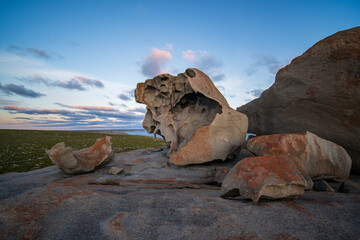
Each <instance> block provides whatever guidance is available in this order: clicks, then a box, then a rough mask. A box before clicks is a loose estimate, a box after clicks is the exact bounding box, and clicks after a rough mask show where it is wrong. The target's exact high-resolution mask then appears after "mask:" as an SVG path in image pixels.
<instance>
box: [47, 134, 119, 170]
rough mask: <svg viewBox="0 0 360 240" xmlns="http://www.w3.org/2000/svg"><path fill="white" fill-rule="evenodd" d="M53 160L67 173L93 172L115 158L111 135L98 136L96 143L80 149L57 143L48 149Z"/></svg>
mask: <svg viewBox="0 0 360 240" xmlns="http://www.w3.org/2000/svg"><path fill="white" fill-rule="evenodd" d="M46 153H47V154H48V155H49V157H50V159H51V161H52V162H53V163H54V164H55V165H56V166H57V167H58V168H59V169H60V170H62V171H63V172H65V173H67V174H78V173H86V172H91V171H93V170H94V169H95V167H99V166H103V165H106V164H108V163H110V162H111V161H113V159H114V147H113V145H112V143H111V137H110V136H106V137H103V138H98V139H97V140H96V142H95V144H94V145H92V146H91V147H88V148H84V149H81V150H79V151H73V149H72V148H71V147H66V146H65V143H63V142H61V143H57V144H55V145H54V146H53V147H52V148H51V149H50V150H46Z"/></svg>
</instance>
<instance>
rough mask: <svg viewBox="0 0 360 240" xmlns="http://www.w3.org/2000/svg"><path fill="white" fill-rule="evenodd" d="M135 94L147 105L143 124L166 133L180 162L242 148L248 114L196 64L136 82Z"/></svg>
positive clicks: (220, 155)
mask: <svg viewBox="0 0 360 240" xmlns="http://www.w3.org/2000/svg"><path fill="white" fill-rule="evenodd" d="M135 98H136V101H137V102H140V103H144V104H146V107H147V112H146V115H145V119H144V121H143V127H144V128H145V129H146V130H147V131H148V132H149V133H154V134H159V135H161V136H162V137H163V138H164V140H165V142H166V143H167V144H168V146H169V147H170V149H169V153H168V155H169V157H170V162H172V163H175V164H177V165H187V164H198V163H204V162H209V161H213V160H216V159H221V160H225V159H227V158H228V157H231V155H233V154H236V153H238V151H239V150H240V149H241V146H242V144H243V143H244V141H245V137H246V133H247V126H248V123H247V117H246V115H244V114H242V113H239V112H237V111H235V110H234V109H232V108H230V107H229V104H228V103H227V101H226V99H225V98H224V96H223V95H222V94H221V93H220V92H219V90H218V89H217V88H216V87H215V85H214V84H213V83H212V81H211V80H210V78H209V77H208V76H207V75H206V74H205V73H203V72H201V71H200V70H198V69H195V68H189V69H187V70H186V72H185V73H181V74H178V75H177V76H172V75H170V74H162V75H159V76H156V77H155V78H153V79H148V80H146V81H145V83H138V85H137V88H136V90H135Z"/></svg>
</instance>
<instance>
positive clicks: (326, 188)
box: [313, 179, 336, 192]
mask: <svg viewBox="0 0 360 240" xmlns="http://www.w3.org/2000/svg"><path fill="white" fill-rule="evenodd" d="M313 189H314V190H315V191H317V192H336V191H335V190H334V189H333V188H332V187H331V186H330V185H329V184H328V183H327V182H326V181H325V180H323V179H319V180H316V181H314V186H313Z"/></svg>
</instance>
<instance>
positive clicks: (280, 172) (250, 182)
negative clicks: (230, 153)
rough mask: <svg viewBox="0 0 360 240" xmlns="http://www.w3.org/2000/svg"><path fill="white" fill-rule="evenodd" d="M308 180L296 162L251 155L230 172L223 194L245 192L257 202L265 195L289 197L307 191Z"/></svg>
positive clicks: (267, 196) (223, 187) (222, 189)
mask: <svg viewBox="0 0 360 240" xmlns="http://www.w3.org/2000/svg"><path fill="white" fill-rule="evenodd" d="M305 187H306V180H305V178H304V176H303V175H302V174H301V172H300V171H299V170H298V169H297V167H296V165H295V164H294V163H292V162H291V161H288V160H286V159H284V158H282V157H273V156H264V157H250V158H245V159H243V160H241V161H240V162H238V163H237V164H236V165H235V166H234V167H233V168H232V169H231V170H230V172H229V173H228V175H226V177H225V179H224V181H223V183H222V186H221V192H222V195H223V197H228V196H236V195H239V194H240V195H241V196H243V197H245V198H250V199H252V200H253V201H254V202H257V201H259V199H260V197H264V198H272V199H276V198H286V197H295V196H300V195H302V194H303V193H304V189H305Z"/></svg>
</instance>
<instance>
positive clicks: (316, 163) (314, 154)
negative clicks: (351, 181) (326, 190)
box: [247, 132, 351, 181]
mask: <svg viewBox="0 0 360 240" xmlns="http://www.w3.org/2000/svg"><path fill="white" fill-rule="evenodd" d="M247 148H248V150H249V151H251V152H253V153H254V154H256V155H257V156H278V157H283V158H285V159H287V160H289V161H291V162H293V163H295V165H296V166H297V167H298V169H299V170H300V172H301V173H302V174H304V175H305V176H309V177H310V178H311V179H313V180H317V179H333V180H336V181H344V180H346V179H348V177H349V174H350V169H351V158H350V156H349V155H348V154H347V152H346V151H345V150H344V148H342V147H341V146H339V145H337V144H335V143H333V142H330V141H327V140H325V139H322V138H319V137H318V136H316V135H315V134H312V133H310V132H306V133H296V134H274V135H264V136H258V137H254V138H251V139H250V140H248V142H247Z"/></svg>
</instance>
